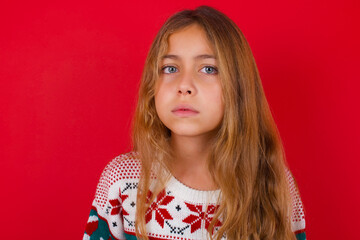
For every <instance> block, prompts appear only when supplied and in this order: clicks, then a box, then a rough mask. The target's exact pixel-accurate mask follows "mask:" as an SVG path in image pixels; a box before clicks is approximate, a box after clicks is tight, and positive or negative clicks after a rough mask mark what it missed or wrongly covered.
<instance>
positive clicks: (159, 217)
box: [145, 189, 174, 228]
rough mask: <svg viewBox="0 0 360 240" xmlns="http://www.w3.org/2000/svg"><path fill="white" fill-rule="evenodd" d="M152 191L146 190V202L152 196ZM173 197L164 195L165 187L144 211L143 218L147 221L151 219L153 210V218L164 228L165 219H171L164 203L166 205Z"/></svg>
mask: <svg viewBox="0 0 360 240" xmlns="http://www.w3.org/2000/svg"><path fill="white" fill-rule="evenodd" d="M152 194H153V193H152V192H151V191H149V192H148V196H147V202H149V199H150V198H151V196H152ZM173 199H174V197H173V196H169V195H166V193H165V189H164V190H162V191H161V192H160V193H159V195H158V196H157V197H156V201H154V202H153V203H152V204H151V205H150V207H149V208H148V209H147V211H146V213H145V220H146V223H148V222H149V221H150V220H151V219H152V212H153V211H154V212H155V220H156V221H157V222H158V223H159V225H160V226H161V227H162V228H164V221H165V220H172V219H173V218H172V216H171V215H170V213H169V212H168V210H166V205H168V204H169V203H170V202H171V201H172V200H173Z"/></svg>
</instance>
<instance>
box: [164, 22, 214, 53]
mask: <svg viewBox="0 0 360 240" xmlns="http://www.w3.org/2000/svg"><path fill="white" fill-rule="evenodd" d="M166 54H174V55H204V54H207V55H214V48H213V46H212V44H211V42H210V41H209V39H208V37H207V35H206V32H205V30H204V29H203V28H202V27H201V26H200V25H198V24H191V25H189V26H187V27H185V28H183V29H181V30H178V31H176V32H175V33H173V34H171V35H170V36H169V38H168V47H167V52H166Z"/></svg>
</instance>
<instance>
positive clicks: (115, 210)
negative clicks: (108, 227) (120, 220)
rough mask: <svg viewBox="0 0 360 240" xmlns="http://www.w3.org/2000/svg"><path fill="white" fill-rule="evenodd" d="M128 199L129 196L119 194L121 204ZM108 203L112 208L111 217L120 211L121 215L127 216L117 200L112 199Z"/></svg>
mask: <svg viewBox="0 0 360 240" xmlns="http://www.w3.org/2000/svg"><path fill="white" fill-rule="evenodd" d="M128 197H129V195H121V194H120V198H121V202H124V201H125V199H127V198H128ZM109 202H110V204H111V207H112V210H111V215H116V214H119V213H120V212H121V211H122V215H129V213H128V212H127V211H126V210H125V209H124V208H123V207H122V206H121V203H120V201H119V199H112V200H109Z"/></svg>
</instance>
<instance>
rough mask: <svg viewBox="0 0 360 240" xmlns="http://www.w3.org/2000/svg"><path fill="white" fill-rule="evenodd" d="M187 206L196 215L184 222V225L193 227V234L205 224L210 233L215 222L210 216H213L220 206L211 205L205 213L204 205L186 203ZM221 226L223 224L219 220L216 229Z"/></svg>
mask: <svg viewBox="0 0 360 240" xmlns="http://www.w3.org/2000/svg"><path fill="white" fill-rule="evenodd" d="M185 204H186V206H187V207H188V208H189V209H190V211H191V212H193V213H194V214H191V215H190V216H188V217H186V218H185V219H184V220H183V222H184V223H188V224H190V225H191V233H193V232H195V231H196V230H198V229H200V228H201V223H202V222H205V228H206V230H208V231H209V226H210V223H211V221H212V220H213V216H210V215H213V214H214V213H215V212H216V210H217V208H218V207H219V206H218V205H209V206H208V209H207V211H206V212H203V211H202V205H194V204H190V203H185ZM219 226H221V222H220V221H219V220H218V221H217V222H216V224H215V226H214V228H215V227H219Z"/></svg>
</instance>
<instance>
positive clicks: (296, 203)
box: [286, 169, 306, 240]
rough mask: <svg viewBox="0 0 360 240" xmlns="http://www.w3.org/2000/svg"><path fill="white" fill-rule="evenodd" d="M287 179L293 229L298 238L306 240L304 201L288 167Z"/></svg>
mask: <svg viewBox="0 0 360 240" xmlns="http://www.w3.org/2000/svg"><path fill="white" fill-rule="evenodd" d="M286 174H287V180H288V183H289V188H290V196H291V201H292V212H291V229H292V231H293V232H294V233H295V235H296V239H297V240H306V234H305V214H304V208H303V203H302V201H301V198H300V193H299V189H298V187H297V184H296V181H295V179H294V177H293V175H292V173H291V172H290V170H289V169H286Z"/></svg>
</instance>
